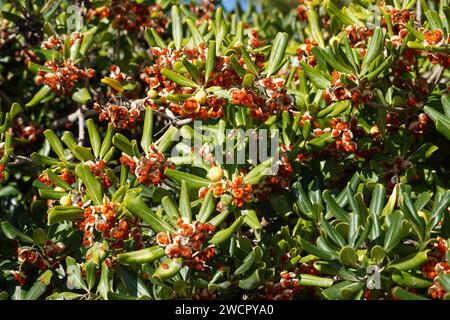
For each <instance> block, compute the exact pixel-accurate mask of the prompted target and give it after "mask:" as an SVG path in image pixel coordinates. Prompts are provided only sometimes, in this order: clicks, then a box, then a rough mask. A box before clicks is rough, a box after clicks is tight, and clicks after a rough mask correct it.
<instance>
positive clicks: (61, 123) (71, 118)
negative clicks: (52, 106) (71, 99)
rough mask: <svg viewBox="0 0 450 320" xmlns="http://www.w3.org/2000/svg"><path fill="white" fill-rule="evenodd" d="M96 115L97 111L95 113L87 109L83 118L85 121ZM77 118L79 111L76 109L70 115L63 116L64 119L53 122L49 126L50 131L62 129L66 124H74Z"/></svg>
mask: <svg viewBox="0 0 450 320" xmlns="http://www.w3.org/2000/svg"><path fill="white" fill-rule="evenodd" d="M96 114H97V111H95V110H93V109H87V110H85V111H84V113H83V117H84V118H85V119H86V118H91V117H93V116H94V115H96ZM78 118H79V109H77V111H75V112H72V113H71V114H69V115H67V116H65V117H64V118H61V119H58V120H55V121H53V122H52V124H51V125H50V126H51V128H52V129H58V128H61V127H64V126H65V125H66V123H67V122H75V121H76V120H78Z"/></svg>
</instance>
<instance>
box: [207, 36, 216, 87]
mask: <svg viewBox="0 0 450 320" xmlns="http://www.w3.org/2000/svg"><path fill="white" fill-rule="evenodd" d="M215 66H216V42H215V41H212V40H211V41H209V44H208V55H207V56H206V64H205V84H207V83H208V80H209V77H210V76H211V73H212V72H213V70H214V67H215Z"/></svg>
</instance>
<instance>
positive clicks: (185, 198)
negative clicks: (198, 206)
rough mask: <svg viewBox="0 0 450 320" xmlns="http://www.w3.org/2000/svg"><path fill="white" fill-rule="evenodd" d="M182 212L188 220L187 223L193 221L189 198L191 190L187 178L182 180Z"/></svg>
mask: <svg viewBox="0 0 450 320" xmlns="http://www.w3.org/2000/svg"><path fill="white" fill-rule="evenodd" d="M180 214H181V216H182V217H183V218H184V219H186V220H187V223H191V221H192V210H191V201H190V200H189V192H188V187H187V183H186V180H181V191H180Z"/></svg>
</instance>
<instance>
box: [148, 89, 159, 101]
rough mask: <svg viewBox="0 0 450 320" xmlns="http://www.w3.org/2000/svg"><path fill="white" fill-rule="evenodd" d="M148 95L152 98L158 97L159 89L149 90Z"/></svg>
mask: <svg viewBox="0 0 450 320" xmlns="http://www.w3.org/2000/svg"><path fill="white" fill-rule="evenodd" d="M147 97H149V98H150V99H156V98H157V97H158V91H156V90H153V89H150V90H148V92H147Z"/></svg>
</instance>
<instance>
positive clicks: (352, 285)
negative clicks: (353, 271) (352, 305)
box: [322, 281, 363, 300]
mask: <svg viewBox="0 0 450 320" xmlns="http://www.w3.org/2000/svg"><path fill="white" fill-rule="evenodd" d="M362 286H363V284H362V283H361V282H353V281H342V282H339V283H337V284H335V285H334V286H331V287H329V288H327V289H325V290H323V291H322V295H323V296H324V297H325V298H326V299H328V300H345V299H352V298H353V297H354V296H355V295H356V294H357V292H359V291H360V290H361V288H362Z"/></svg>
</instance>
